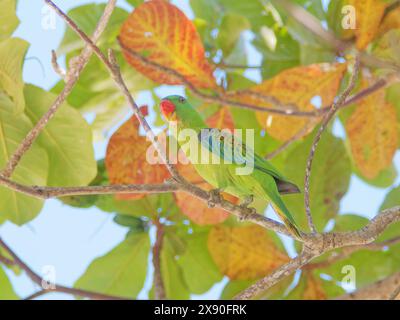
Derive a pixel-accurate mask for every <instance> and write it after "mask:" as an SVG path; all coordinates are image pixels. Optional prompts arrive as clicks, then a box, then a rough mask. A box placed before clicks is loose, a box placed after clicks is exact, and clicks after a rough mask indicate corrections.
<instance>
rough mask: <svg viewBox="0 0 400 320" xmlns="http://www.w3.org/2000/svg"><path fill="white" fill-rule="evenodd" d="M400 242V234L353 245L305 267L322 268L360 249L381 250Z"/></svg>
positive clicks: (307, 268) (308, 268) (311, 268)
mask: <svg viewBox="0 0 400 320" xmlns="http://www.w3.org/2000/svg"><path fill="white" fill-rule="evenodd" d="M398 243H400V236H399V237H395V238H393V239H390V240H386V241H382V242H378V243H370V244H367V245H359V246H351V247H345V248H343V250H342V251H341V252H339V253H337V252H334V253H333V254H332V255H331V256H329V257H328V258H327V259H326V260H323V261H320V262H315V263H310V264H308V265H306V266H304V268H303V269H306V270H314V269H322V268H326V267H328V266H330V265H332V264H334V263H336V262H338V261H341V260H344V259H346V258H348V257H349V256H351V255H352V254H353V253H355V252H357V251H360V250H371V251H379V250H382V249H384V248H385V247H389V246H392V245H395V244H398Z"/></svg>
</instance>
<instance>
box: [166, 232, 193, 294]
mask: <svg viewBox="0 0 400 320" xmlns="http://www.w3.org/2000/svg"><path fill="white" fill-rule="evenodd" d="M176 255H177V252H176V249H175V247H174V244H173V240H171V238H170V236H169V235H168V234H165V237H164V241H163V245H162V249H161V255H160V261H161V276H162V279H163V283H164V288H165V294H166V296H167V298H168V299H179V300H184V299H189V289H188V287H187V284H186V282H185V280H184V277H183V272H182V268H181V267H180V266H179V264H178V262H177V260H176Z"/></svg>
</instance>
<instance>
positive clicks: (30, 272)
mask: <svg viewBox="0 0 400 320" xmlns="http://www.w3.org/2000/svg"><path fill="white" fill-rule="evenodd" d="M0 247H1V248H3V249H4V250H5V251H7V252H8V253H9V254H10V256H11V257H12V258H13V261H14V263H15V264H16V265H18V266H19V267H20V268H21V269H22V270H24V271H25V273H26V275H27V276H28V277H29V278H30V279H31V280H32V281H33V282H34V283H36V284H37V285H39V286H40V287H42V284H43V283H44V282H45V280H44V279H43V278H42V277H41V276H39V275H38V274H37V273H36V272H35V271H33V270H32V269H31V268H30V267H29V266H28V265H27V264H26V263H25V262H24V261H22V260H21V259H20V258H19V257H18V256H17V254H16V253H15V252H14V251H13V250H12V249H11V248H10V247H9V246H8V245H7V244H6V243H5V242H4V241H3V240H2V239H1V238H0ZM41 291H45V292H43V293H41V294H44V293H48V292H61V293H67V294H72V295H76V296H80V297H85V298H89V299H96V300H127V298H122V297H117V296H111V295H107V294H102V293H98V292H93V291H87V290H81V289H75V288H69V287H65V286H61V285H55V288H54V289H52V290H47V289H43V290H41ZM34 296H38V293H36V294H34ZM31 297H32V296H31Z"/></svg>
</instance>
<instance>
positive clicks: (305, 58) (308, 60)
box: [300, 44, 335, 65]
mask: <svg viewBox="0 0 400 320" xmlns="http://www.w3.org/2000/svg"><path fill="white" fill-rule="evenodd" d="M300 61H301V64H303V65H309V64H313V63H321V62H333V61H335V54H334V53H333V52H332V50H330V49H329V48H326V47H323V46H313V45H308V44H302V45H301V46H300Z"/></svg>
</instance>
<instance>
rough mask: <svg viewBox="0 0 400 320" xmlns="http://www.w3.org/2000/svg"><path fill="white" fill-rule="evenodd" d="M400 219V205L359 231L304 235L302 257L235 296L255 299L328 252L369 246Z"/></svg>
mask: <svg viewBox="0 0 400 320" xmlns="http://www.w3.org/2000/svg"><path fill="white" fill-rule="evenodd" d="M398 221H400V206H397V207H393V208H391V209H387V210H384V211H382V212H381V213H380V214H378V215H377V216H376V217H375V218H373V219H372V220H371V221H370V222H369V223H368V224H367V225H366V226H365V227H363V228H361V229H359V230H356V231H350V232H330V233H322V234H319V233H316V234H315V233H314V234H306V235H303V240H304V246H303V252H302V253H301V254H300V255H299V256H297V257H296V258H294V259H292V260H291V261H289V262H288V263H286V264H284V265H282V266H281V267H279V268H278V269H276V270H275V271H273V272H272V273H271V274H269V275H268V276H266V277H265V278H263V279H261V280H259V281H258V282H256V283H255V284H253V285H252V286H250V287H249V288H247V289H246V290H244V291H243V292H241V293H240V294H238V295H237V296H236V297H235V298H236V299H240V300H242V299H252V298H254V297H255V296H257V295H259V294H260V293H262V292H264V291H266V290H268V289H269V288H271V287H272V286H273V285H275V284H276V283H278V282H279V281H281V280H282V279H284V278H285V277H287V276H289V275H291V274H292V273H293V272H295V271H296V270H297V269H299V268H302V267H303V266H305V265H306V264H308V263H309V262H310V261H311V260H312V259H314V258H316V257H318V256H321V255H322V254H324V253H326V252H328V251H331V250H334V249H338V248H343V247H348V246H359V245H368V244H370V243H372V242H373V241H375V240H376V239H377V238H378V236H379V235H380V234H381V233H382V232H383V231H384V230H385V229H386V228H387V227H388V226H389V225H391V224H393V223H396V222H398Z"/></svg>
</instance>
